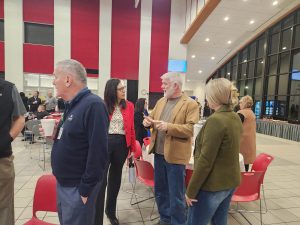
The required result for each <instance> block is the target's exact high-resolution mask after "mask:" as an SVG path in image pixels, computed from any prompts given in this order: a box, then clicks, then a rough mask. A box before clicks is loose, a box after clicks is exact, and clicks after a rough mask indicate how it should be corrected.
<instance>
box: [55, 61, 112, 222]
mask: <svg viewBox="0 0 300 225" xmlns="http://www.w3.org/2000/svg"><path fill="white" fill-rule="evenodd" d="M86 83H87V79H86V71H85V68H84V67H83V66H82V64H81V63H79V62H78V61H76V60H71V59H70V60H64V61H61V62H58V63H57V64H56V68H55V70H54V80H53V85H54V86H55V88H56V91H57V96H58V97H61V98H63V99H64V100H65V101H66V108H65V112H64V115H63V117H62V119H61V121H60V123H59V124H58V127H57V130H56V131H55V135H54V137H55V138H54V145H53V148H52V154H51V165H52V170H53V174H54V176H55V177H56V179H57V205H58V216H59V221H60V224H61V225H89V224H92V223H93V222H92V221H93V218H94V215H95V214H94V213H95V212H94V211H95V201H96V197H97V196H96V195H97V192H98V188H99V187H100V185H99V184H100V182H101V181H102V179H103V177H104V170H105V167H106V164H107V160H108V152H107V151H108V150H107V134H108V125H109V120H108V113H107V109H106V106H105V104H104V102H103V100H102V99H101V98H100V97H98V96H96V95H94V94H92V93H91V91H90V90H89V89H88V88H87V87H86Z"/></svg>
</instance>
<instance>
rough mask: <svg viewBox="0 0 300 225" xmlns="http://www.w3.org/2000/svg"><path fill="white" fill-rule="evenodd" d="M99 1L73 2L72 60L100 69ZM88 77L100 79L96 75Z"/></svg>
mask: <svg viewBox="0 0 300 225" xmlns="http://www.w3.org/2000/svg"><path fill="white" fill-rule="evenodd" d="M99 4H100V2H99V0H89V1H83V0H72V2H71V58H73V59H76V60H78V61H79V62H81V63H82V64H83V65H84V66H85V67H86V68H88V69H97V70H98V69H99V16H100V10H99ZM88 76H93V77H95V76H96V77H98V75H95V74H88Z"/></svg>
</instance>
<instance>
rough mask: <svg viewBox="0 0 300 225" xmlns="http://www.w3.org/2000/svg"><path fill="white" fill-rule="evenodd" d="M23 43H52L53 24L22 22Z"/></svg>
mask: <svg viewBox="0 0 300 225" xmlns="http://www.w3.org/2000/svg"><path fill="white" fill-rule="evenodd" d="M24 37H25V43H32V44H42V45H52V46H53V45H54V28H53V25H45V24H35V23H24Z"/></svg>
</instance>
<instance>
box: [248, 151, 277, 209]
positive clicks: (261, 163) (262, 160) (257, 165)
mask: <svg viewBox="0 0 300 225" xmlns="http://www.w3.org/2000/svg"><path fill="white" fill-rule="evenodd" d="M273 159H274V157H273V156H271V155H268V154H266V153H261V154H259V155H258V156H257V157H256V159H255V160H254V162H253V165H252V168H251V171H262V172H263V174H262V176H261V185H262V191H263V196H264V203H265V208H266V211H265V212H267V211H268V208H267V202H266V197H265V189H264V177H265V174H266V172H267V169H268V166H269V165H270V163H271V162H272V161H273Z"/></svg>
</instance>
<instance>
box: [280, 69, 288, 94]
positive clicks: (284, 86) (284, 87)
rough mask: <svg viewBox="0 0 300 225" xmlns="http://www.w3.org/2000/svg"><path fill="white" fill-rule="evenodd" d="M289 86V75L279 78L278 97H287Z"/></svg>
mask: <svg viewBox="0 0 300 225" xmlns="http://www.w3.org/2000/svg"><path fill="white" fill-rule="evenodd" d="M288 85H289V74H284V75H280V76H279V81H278V95H287V93H288Z"/></svg>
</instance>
